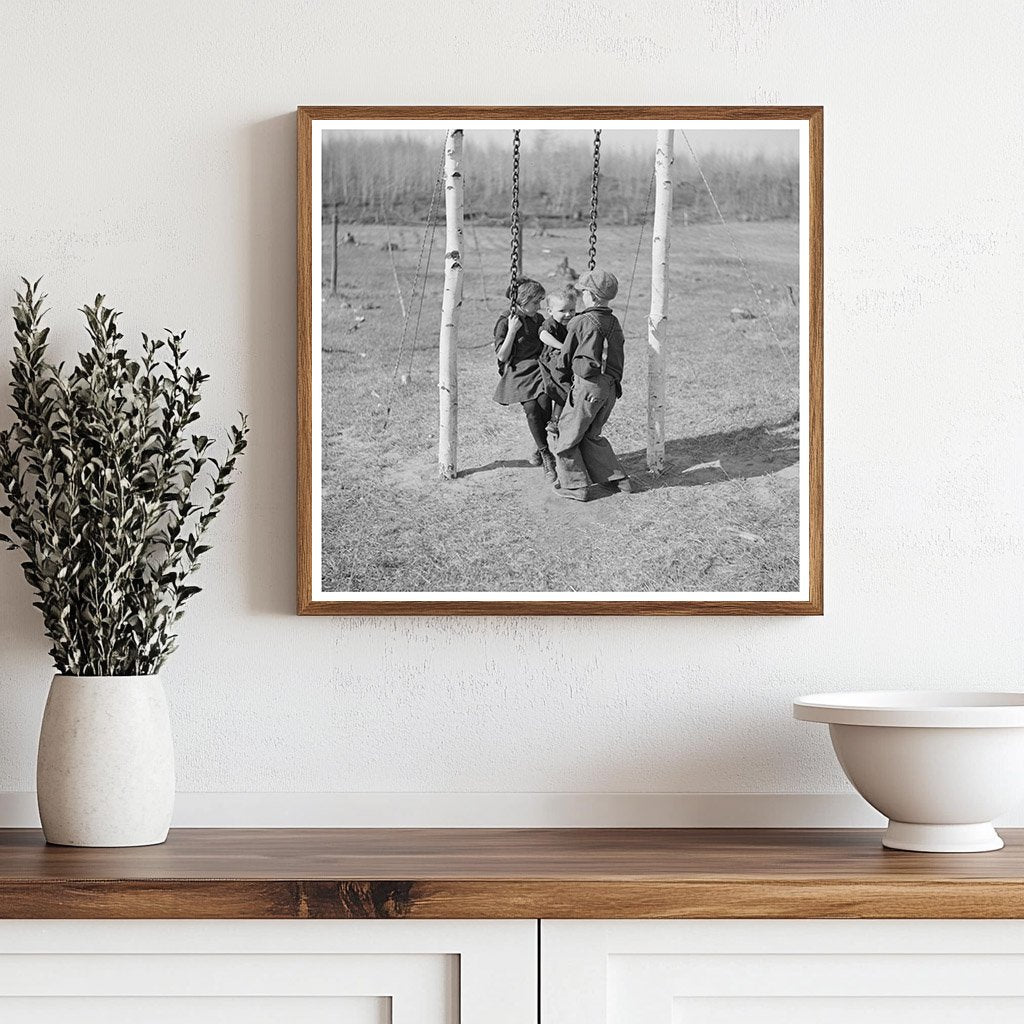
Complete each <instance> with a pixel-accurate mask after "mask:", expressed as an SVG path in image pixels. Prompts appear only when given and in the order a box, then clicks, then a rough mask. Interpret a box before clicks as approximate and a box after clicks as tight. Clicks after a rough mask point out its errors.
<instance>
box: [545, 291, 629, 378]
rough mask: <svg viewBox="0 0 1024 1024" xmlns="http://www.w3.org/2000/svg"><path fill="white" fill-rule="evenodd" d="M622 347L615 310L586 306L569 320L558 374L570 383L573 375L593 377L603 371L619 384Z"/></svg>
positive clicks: (623, 352)
mask: <svg viewBox="0 0 1024 1024" xmlns="http://www.w3.org/2000/svg"><path fill="white" fill-rule="evenodd" d="M625 349H626V339H625V338H624V337H623V335H622V326H621V324H620V323H619V321H618V319H617V318H616V316H615V314H614V313H613V312H612V311H611V310H610V309H609V308H608V307H607V306H593V307H591V308H590V309H585V310H584V311H583V312H582V313H577V314H576V316H574V317H573V318H572V319H571V320H570V321H569V329H568V332H567V333H566V336H565V345H564V346H563V348H562V353H561V357H560V359H559V361H558V369H557V375H558V377H559V379H560V380H561V381H562V383H564V384H568V385H569V386H571V385H572V378H573V377H574V376H575V377H583V378H584V379H585V380H594V379H595V378H597V377H599V376H600V375H601V374H602V373H604V374H607V375H608V376H609V377H611V379H612V380H613V381H614V382H615V383H616V384H619V383H621V381H622V371H623V366H624V364H625Z"/></svg>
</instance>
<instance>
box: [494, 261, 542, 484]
mask: <svg viewBox="0 0 1024 1024" xmlns="http://www.w3.org/2000/svg"><path fill="white" fill-rule="evenodd" d="M543 299H544V286H543V285H542V284H540V282H538V281H531V280H529V279H528V278H523V279H521V280H520V281H519V282H518V283H517V287H516V302H515V308H514V309H513V310H512V315H511V316H509V315H508V314H503V315H502V316H500V317H498V322H497V323H496V324H495V325H494V352H495V355H496V356H497V357H498V373H499V375H500V377H501V379H500V380H499V381H498V387H497V388H496V389H495V392H494V400H495V401H496V402H498V403H499V404H501V405H516V404H519V405H522V407H523V412H524V413H525V414H526V423H527V426H529V428H530V435H531V437H532V438H533V444H534V450H533V454H532V455H531V456H530V464H531V465H533V466H541V465H542V466H543V467H544V475H545V477H547V478H548V480H554V479H555V460H554V456H553V455H552V454H551V452H550V451H549V450H548V437H547V425H548V420H549V419H550V417H551V399H550V398H549V396H548V394H547V391H546V389H545V384H544V377H543V375H542V373H541V366H540V355H541V352H542V351H543V348H544V346H543V344H542V343H541V340H540V325H541V317H540V314H539V313H538V310H539V309H540V304H541V302H542V300H543Z"/></svg>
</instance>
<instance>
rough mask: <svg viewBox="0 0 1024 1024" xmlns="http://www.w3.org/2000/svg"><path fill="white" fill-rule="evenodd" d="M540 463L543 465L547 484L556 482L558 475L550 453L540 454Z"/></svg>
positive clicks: (553, 458)
mask: <svg viewBox="0 0 1024 1024" xmlns="http://www.w3.org/2000/svg"><path fill="white" fill-rule="evenodd" d="M540 457H541V461H542V462H543V464H544V479H545V480H547V482H548V483H549V484H554V483H557V482H558V474H557V473H556V472H555V457H554V455H552V454H551V452H541V453H540Z"/></svg>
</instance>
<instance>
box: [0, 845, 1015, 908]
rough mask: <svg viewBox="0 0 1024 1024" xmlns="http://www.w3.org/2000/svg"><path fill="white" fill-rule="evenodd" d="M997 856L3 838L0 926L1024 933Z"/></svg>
mask: <svg viewBox="0 0 1024 1024" xmlns="http://www.w3.org/2000/svg"><path fill="white" fill-rule="evenodd" d="M1003 836H1004V838H1005V839H1006V848H1005V849H1004V850H1002V851H999V852H997V853H979V854H953V855H950V854H915V853H904V852H896V851H889V850H883V849H882V848H881V846H880V845H879V833H878V832H877V831H873V830H861V829H807V830H800V829H176V830H174V831H172V833H171V836H170V838H169V839H168V841H167V843H166V844H165V845H163V846H152V847H141V848H135V849H116V850H96V849H75V848H69V847H55V846H47V845H46V844H45V843H44V841H43V839H42V835H41V833H40V832H38V831H37V830H30V829H7V830H0V917H3V918H20V919H26V918H53V919H57V918H62V919H69V918H93V919H95V918H124V919H127V918H165V919H169V918H191V919H199V918H221V919H241V918H249V919H302V918H320V919H331V918H334V919H371V918H405V919H430V918H432V919H469V918H475V919H481V918H483V919H514V918H518V919H524V918H535V919H570V918H577V919H595V918H596V919H611V918H621V919H652V918H675V919H687V918H804V919H810V918H875V919H881V918H1024V830H1005V831H1004V832H1003Z"/></svg>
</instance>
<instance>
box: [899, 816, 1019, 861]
mask: <svg viewBox="0 0 1024 1024" xmlns="http://www.w3.org/2000/svg"><path fill="white" fill-rule="evenodd" d="M882 845H883V846H884V847H886V848H887V849H890V850H914V851H916V852H918V853H987V852H988V851H990V850H1001V849H1002V848H1003V840H1002V839H1001V838H1000V837H999V833H998V832H997V831H996V830H995V829H994V828H993V827H992V825H991V823H990V822H987V821H985V822H979V823H978V824H976V825H917V824H914V823H912V822H906V821H890V822H889V827H888V828H887V829H886V830H885V832H883V833H882Z"/></svg>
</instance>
